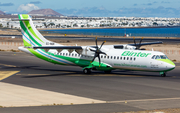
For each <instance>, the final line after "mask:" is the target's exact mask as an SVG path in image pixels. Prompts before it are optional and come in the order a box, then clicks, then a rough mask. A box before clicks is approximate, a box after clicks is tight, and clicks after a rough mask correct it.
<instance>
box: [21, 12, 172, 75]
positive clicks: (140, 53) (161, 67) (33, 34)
mask: <svg viewBox="0 0 180 113" xmlns="http://www.w3.org/2000/svg"><path fill="white" fill-rule="evenodd" d="M18 16H19V19H18V20H19V21H20V26H21V30H22V35H23V36H22V37H23V43H24V46H23V47H19V50H21V51H24V52H26V53H29V54H32V55H34V56H36V57H38V58H40V59H43V60H45V61H48V62H51V63H54V64H59V65H69V66H80V67H82V69H83V73H85V74H90V73H91V70H100V71H104V72H105V73H110V72H111V71H112V70H115V69H119V70H132V71H150V72H159V73H160V75H161V76H166V72H168V71H170V70H173V69H174V68H175V64H174V63H173V62H172V61H171V60H169V59H168V57H167V56H166V55H165V54H164V53H162V52H158V51H146V50H143V49H140V47H141V46H142V45H151V44H160V43H162V42H149V43H141V41H142V40H141V41H140V43H137V44H136V42H135V40H134V44H126V45H104V43H105V41H104V42H103V43H102V44H101V45H100V46H98V44H97V38H96V40H95V43H96V45H94V46H93V45H92V46H64V45H61V44H58V43H55V42H52V41H49V40H47V39H46V38H44V37H43V36H42V35H41V34H40V33H39V31H38V30H37V29H36V28H35V27H34V24H33V21H32V18H31V17H30V16H29V15H26V14H21V15H18Z"/></svg>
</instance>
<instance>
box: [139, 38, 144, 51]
mask: <svg viewBox="0 0 180 113" xmlns="http://www.w3.org/2000/svg"><path fill="white" fill-rule="evenodd" d="M142 40H143V37H142V38H141V40H140V42H139V46H138V49H139V48H140V47H141V42H142Z"/></svg>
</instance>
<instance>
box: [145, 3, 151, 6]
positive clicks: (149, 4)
mask: <svg viewBox="0 0 180 113" xmlns="http://www.w3.org/2000/svg"><path fill="white" fill-rule="evenodd" d="M143 5H148V6H151V5H153V4H152V3H147V4H143Z"/></svg>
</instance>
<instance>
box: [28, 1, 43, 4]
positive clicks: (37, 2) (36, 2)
mask: <svg viewBox="0 0 180 113" xmlns="http://www.w3.org/2000/svg"><path fill="white" fill-rule="evenodd" d="M40 3H41V2H40V1H32V2H30V4H40Z"/></svg>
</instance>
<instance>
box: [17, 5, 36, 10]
mask: <svg viewBox="0 0 180 113" xmlns="http://www.w3.org/2000/svg"><path fill="white" fill-rule="evenodd" d="M37 9H39V7H38V6H35V5H34V4H26V5H24V4H22V5H20V6H19V7H18V9H17V11H18V12H29V11H32V10H37Z"/></svg>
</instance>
